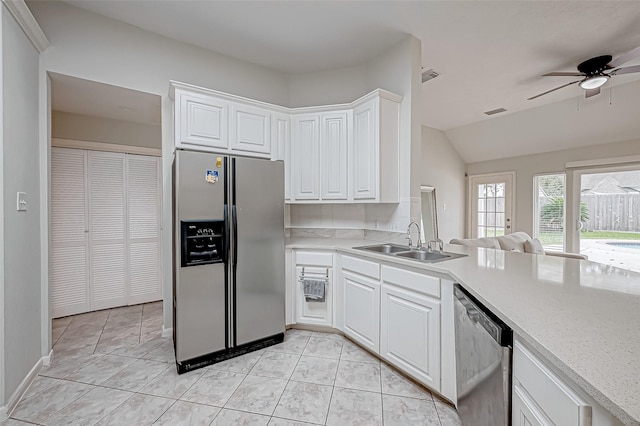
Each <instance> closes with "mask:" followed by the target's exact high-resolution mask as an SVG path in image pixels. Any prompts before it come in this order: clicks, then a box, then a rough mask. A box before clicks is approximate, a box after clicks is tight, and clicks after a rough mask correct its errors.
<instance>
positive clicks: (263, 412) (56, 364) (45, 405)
mask: <svg viewBox="0 0 640 426" xmlns="http://www.w3.org/2000/svg"><path fill="white" fill-rule="evenodd" d="M161 329H162V305H161V303H159V302H158V303H151V304H146V305H138V306H129V307H124V308H116V309H111V310H104V311H98V312H92V313H88V314H81V315H76V316H73V317H66V318H61V319H56V320H54V321H53V339H54V342H55V345H54V357H53V361H52V363H51V365H50V366H49V367H45V368H43V369H42V371H41V372H40V375H39V376H38V377H36V379H35V381H34V382H33V384H32V385H31V387H30V388H29V390H28V391H27V394H26V395H25V396H24V398H23V400H22V402H21V403H20V404H19V405H18V406H17V407H16V409H15V410H14V411H13V413H12V415H11V418H10V419H9V420H7V421H6V422H4V423H2V425H3V426H5V425H6V426H13V425H25V424H42V425H119V426H121V425H136V426H137V425H151V424H154V425H171V426H176V425H209V424H210V425H306V424H315V425H325V424H326V425H339V426H342V425H366V426H369V425H383V424H384V425H387V426H389V425H433V426H440V425H445V426H449V425H459V424H460V420H459V418H458V416H457V414H456V411H455V409H453V408H452V407H451V406H450V405H448V404H447V403H445V402H443V401H441V400H439V399H438V398H437V397H434V396H432V395H431V393H430V392H429V391H428V390H426V389H424V388H422V387H420V386H418V385H416V384H414V383H413V382H412V381H410V380H408V379H406V378H405V377H404V376H402V375H401V374H399V373H398V372H397V371H396V370H395V369H393V368H391V367H389V366H388V365H386V364H385V363H384V362H380V361H379V360H378V359H377V358H374V357H373V356H371V355H369V354H368V353H367V352H366V351H364V350H362V349H360V348H359V347H358V346H356V345H355V344H353V343H351V342H350V341H349V340H347V339H345V338H344V337H342V336H340V335H338V334H331V333H319V332H311V331H304V330H289V331H287V333H286V337H285V342H284V343H282V344H279V345H276V346H272V347H270V348H267V349H263V350H261V351H257V352H252V353H250V354H246V355H243V356H241V357H238V358H233V359H231V360H227V361H224V362H221V363H219V364H215V365H212V366H209V367H206V368H202V369H199V370H196V371H192V372H189V373H186V374H183V375H178V374H177V373H176V367H175V359H174V354H173V344H172V339H170V338H162V332H161Z"/></svg>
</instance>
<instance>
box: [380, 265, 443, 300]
mask: <svg viewBox="0 0 640 426" xmlns="http://www.w3.org/2000/svg"><path fill="white" fill-rule="evenodd" d="M382 281H384V282H386V283H391V284H393V285H397V286H400V287H405V288H407V289H409V290H413V291H416V292H418V293H422V294H426V295H429V296H433V297H435V298H438V299H439V298H440V279H439V278H435V277H432V276H429V275H425V274H419V273H416V272H411V271H407V270H406V269H399V268H393V267H391V266H383V267H382Z"/></svg>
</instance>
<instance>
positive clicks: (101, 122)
mask: <svg viewBox="0 0 640 426" xmlns="http://www.w3.org/2000/svg"><path fill="white" fill-rule="evenodd" d="M51 121H52V123H51V125H52V128H51V135H52V137H54V138H60V139H73V140H78V141H90V142H102V143H110V144H116V145H130V146H141V147H145V148H155V149H161V148H162V128H161V127H160V125H157V126H154V125H150V124H141V123H132V122H129V121H122V120H112V119H109V118H101V117H89V116H87V115H81V114H72V113H69V112H63V111H53V114H52V118H51Z"/></svg>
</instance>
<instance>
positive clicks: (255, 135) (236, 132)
mask: <svg viewBox="0 0 640 426" xmlns="http://www.w3.org/2000/svg"><path fill="white" fill-rule="evenodd" d="M230 111H231V123H230V124H231V126H230V129H229V130H230V131H229V134H230V142H231V149H235V150H238V151H249V152H262V153H265V154H269V153H271V114H270V113H269V111H268V110H266V109H264V108H255V107H252V106H248V105H242V104H236V103H232V104H231V108H230Z"/></svg>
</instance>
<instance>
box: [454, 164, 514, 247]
mask: <svg viewBox="0 0 640 426" xmlns="http://www.w3.org/2000/svg"><path fill="white" fill-rule="evenodd" d="M498 177H505V182H507V188H506V189H505V195H506V194H507V192H506V191H509V188H510V191H511V196H510V202H509V209H510V210H511V215H510V216H511V217H510V219H511V220H510V222H511V225H510V226H511V229H510V232H513V231H514V230H515V227H516V220H515V211H516V210H515V208H516V204H515V200H516V185H515V183H516V172H515V171H509V172H499V173H485V174H478V175H469V179H468V181H467V182H468V184H467V206H468V207H467V232H466V238H473V235H474V234H475V230H474V227H473V223H474V221H473V217H474V215H475V214H476V211H475V210H477V209H475V208H474V205H475V203H474V199H473V198H474V197H473V189H474V187H475V185H476V184H479V183H485V182H486V183H491V182H494V181H495V180H496V178H498ZM506 208H507V205H506V204H505V209H506ZM505 211H506V210H505Z"/></svg>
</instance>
